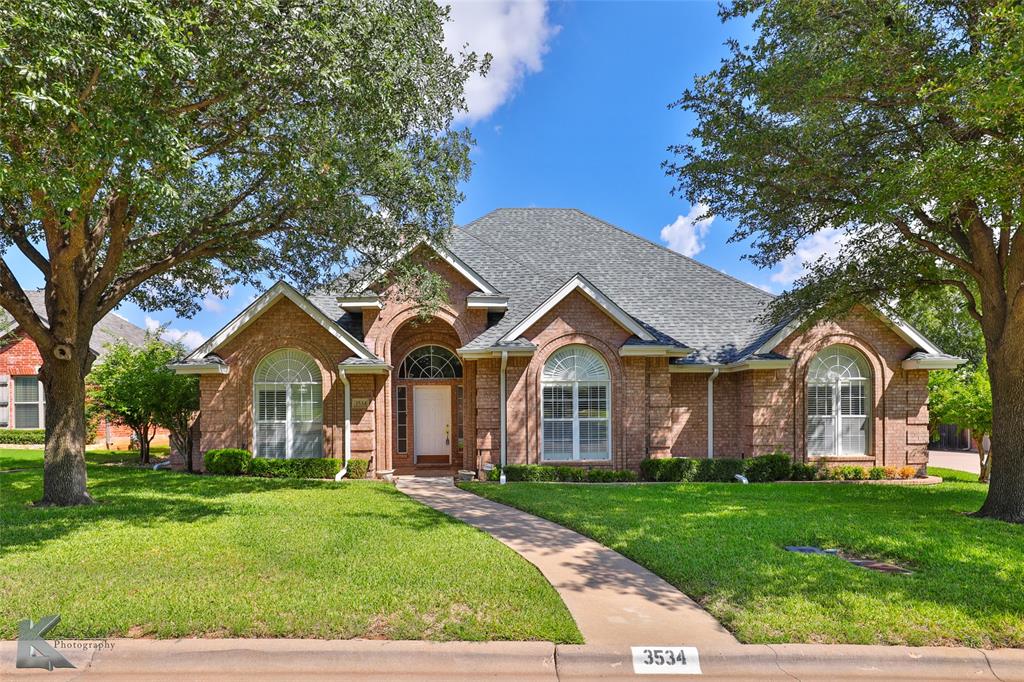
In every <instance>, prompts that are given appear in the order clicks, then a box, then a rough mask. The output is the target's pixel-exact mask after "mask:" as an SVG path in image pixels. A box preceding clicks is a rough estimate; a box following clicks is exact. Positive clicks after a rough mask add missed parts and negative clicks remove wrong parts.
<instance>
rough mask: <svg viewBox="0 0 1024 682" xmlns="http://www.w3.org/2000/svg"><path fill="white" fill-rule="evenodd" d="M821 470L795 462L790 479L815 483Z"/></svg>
mask: <svg viewBox="0 0 1024 682" xmlns="http://www.w3.org/2000/svg"><path fill="white" fill-rule="evenodd" d="M818 473H819V468H818V467H816V466H814V465H813V464H807V463H806V462H794V463H793V466H792V470H791V471H790V474H789V478H790V480H792V481H813V480H814V479H816V478H818Z"/></svg>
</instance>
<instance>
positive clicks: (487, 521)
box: [398, 478, 737, 648]
mask: <svg viewBox="0 0 1024 682" xmlns="http://www.w3.org/2000/svg"><path fill="white" fill-rule="evenodd" d="M398 489H399V490H401V491H402V492H404V493H405V494H406V495H408V496H409V497H412V498H413V499H415V500H418V501H419V502H422V503H423V504H425V505H427V506H429V507H433V508H434V509H436V510H438V511H440V512H443V513H445V514H447V515H449V516H452V517H454V518H456V519H459V520H460V521H464V522H465V523H468V524H469V525H471V526H475V527H476V528H479V529H480V530H482V531H484V532H486V533H489V534H490V535H491V536H493V537H494V538H496V539H498V540H499V541H501V542H502V543H504V544H506V545H508V546H509V547H511V548H512V549H514V550H515V551H516V552H518V553H519V554H520V555H521V556H522V557H523V558H524V559H526V560H527V561H529V562H530V563H531V564H533V565H534V566H536V567H537V568H538V569H539V570H540V572H541V573H543V574H544V577H545V578H547V579H548V582H550V583H551V584H552V585H553V586H554V588H555V589H556V590H557V591H558V594H559V596H561V597H562V601H564V602H565V605H566V606H567V607H568V608H569V612H570V613H571V614H572V616H573V618H575V619H576V625H577V626H578V627H579V629H580V632H581V633H583V638H584V640H585V641H586V643H587V644H588V645H599V646H623V645H627V646H628V645H637V646H639V645H675V646H680V645H687V646H699V647H715V648H718V647H726V646H730V645H736V644H737V641H736V639H735V638H734V637H733V636H732V634H730V633H729V631H728V630H726V629H725V628H723V627H722V626H721V624H719V622H718V621H717V620H715V619H714V618H712V617H711V615H710V614H708V613H707V612H706V611H705V610H704V609H702V608H701V607H700V606H698V605H697V604H696V603H695V602H694V601H693V600H692V599H690V598H689V597H687V596H686V595H685V594H683V593H682V592H680V591H679V590H677V589H676V588H675V587H673V586H672V585H670V584H669V583H667V582H665V581H664V580H662V579H661V578H659V577H658V576H656V575H655V574H654V573H651V572H650V571H649V570H647V569H646V568H644V567H643V566H640V565H639V564H637V563H635V562H633V561H630V560H629V559H627V558H626V557H624V556H622V555H621V554H619V553H618V552H615V551H613V550H610V549H608V548H607V547H605V546H604V545H601V544H599V543H597V542H595V541H593V540H591V539H590V538H587V537H584V536H583V535H580V534H579V533H576V532H573V531H571V530H569V529H568V528H564V527H562V526H559V525H558V524H556V523H552V522H551V521H546V520H544V519H541V518H538V517H536V516H533V515H531V514H527V513H526V512H522V511H519V510H518V509H513V508H512V507H508V506H505V505H503V504H499V503H497V502H492V501H490V500H485V499H484V498H482V497H479V496H477V495H474V494H472V493H468V492H466V491H464V490H460V489H459V488H456V487H455V486H454V485H452V482H451V479H448V478H445V479H440V478H435V479H399V481H398Z"/></svg>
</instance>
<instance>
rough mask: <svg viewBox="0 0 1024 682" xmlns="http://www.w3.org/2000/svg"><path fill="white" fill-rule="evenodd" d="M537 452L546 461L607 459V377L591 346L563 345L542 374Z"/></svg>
mask: <svg viewBox="0 0 1024 682" xmlns="http://www.w3.org/2000/svg"><path fill="white" fill-rule="evenodd" d="M541 384H542V386H541V443H542V447H541V452H542V455H543V458H544V459H545V460H547V461H569V460H599V459H610V458H611V410H610V404H611V376H610V374H609V372H608V366H607V365H606V364H605V362H604V360H603V359H602V358H601V356H600V355H598V354H597V353H596V352H595V351H593V350H591V349H589V348H586V347H584V346H566V347H565V348H561V349H559V350H558V351H556V352H555V353H553V354H552V355H551V357H550V358H549V359H548V361H547V362H546V363H545V365H544V370H543V372H542V374H541Z"/></svg>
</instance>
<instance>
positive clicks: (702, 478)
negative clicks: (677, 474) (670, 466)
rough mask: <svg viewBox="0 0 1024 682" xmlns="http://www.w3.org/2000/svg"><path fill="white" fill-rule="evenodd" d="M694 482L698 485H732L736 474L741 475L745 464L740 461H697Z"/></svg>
mask: <svg viewBox="0 0 1024 682" xmlns="http://www.w3.org/2000/svg"><path fill="white" fill-rule="evenodd" d="M696 462H697V472H696V474H695V475H694V477H693V480H694V481H697V482H700V483H732V482H733V481H735V480H736V474H742V473H743V469H744V467H745V464H746V463H745V462H744V461H743V460H742V459H698V460H696Z"/></svg>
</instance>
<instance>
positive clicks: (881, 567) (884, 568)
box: [785, 545, 913, 575]
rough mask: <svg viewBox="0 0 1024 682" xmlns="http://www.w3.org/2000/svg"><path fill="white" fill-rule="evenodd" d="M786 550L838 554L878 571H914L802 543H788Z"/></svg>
mask: <svg viewBox="0 0 1024 682" xmlns="http://www.w3.org/2000/svg"><path fill="white" fill-rule="evenodd" d="M785 550H786V551H787V552H797V553H798V554H827V555H829V556H837V557H839V558H840V559H842V560H844V561H848V562H850V563H851V564H853V565H854V566H860V567H861V568H867V569H870V570H872V571H878V572H879V573H899V574H901V575H912V574H913V571H908V570H907V569H905V568H903V567H902V566H897V565H896V564H887V563H885V562H884V561H875V560H874V559H865V558H863V557H858V556H853V555H851V554H844V553H842V552H840V551H839V550H838V549H822V548H821V547H806V546H800V545H786V547H785Z"/></svg>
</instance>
